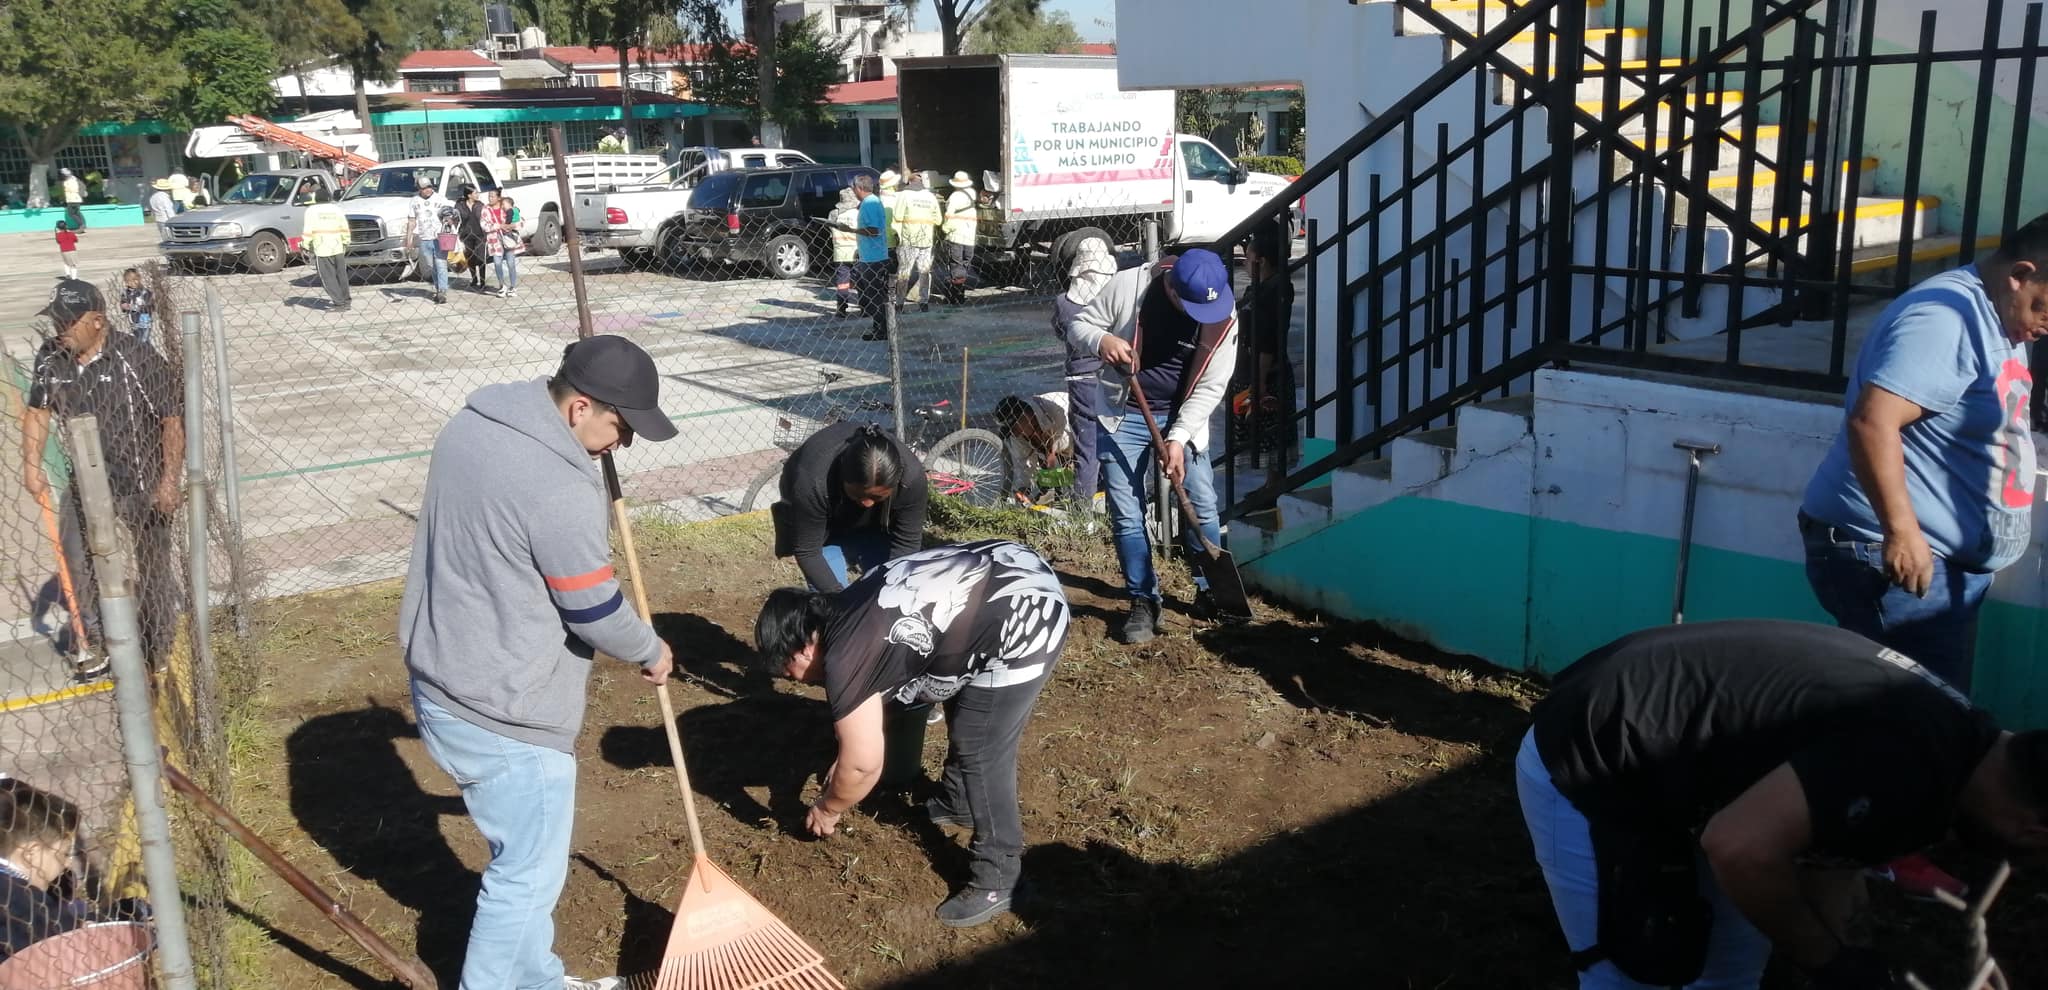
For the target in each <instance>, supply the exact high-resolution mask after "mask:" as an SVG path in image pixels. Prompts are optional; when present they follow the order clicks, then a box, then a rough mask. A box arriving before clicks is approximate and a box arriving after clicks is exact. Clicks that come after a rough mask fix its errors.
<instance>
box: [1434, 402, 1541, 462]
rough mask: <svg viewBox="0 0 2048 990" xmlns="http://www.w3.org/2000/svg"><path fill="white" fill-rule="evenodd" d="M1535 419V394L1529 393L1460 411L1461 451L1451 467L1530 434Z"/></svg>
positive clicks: (1459, 437)
mask: <svg viewBox="0 0 2048 990" xmlns="http://www.w3.org/2000/svg"><path fill="white" fill-rule="evenodd" d="M1535 422H1536V397H1535V396H1533V395H1530V394H1528V393H1523V394H1521V395H1511V396H1508V397H1507V398H1505V399H1490V400H1488V401H1485V402H1477V403H1473V404H1472V405H1469V406H1464V407H1461V408H1460V409H1459V410H1458V454H1457V457H1456V458H1454V459H1453V460H1454V463H1453V465H1452V467H1453V468H1454V469H1455V468H1458V467H1462V466H1464V462H1466V461H1467V460H1469V459H1470V458H1473V457H1487V456H1491V455H1493V454H1495V453H1498V452H1500V451H1502V450H1506V449H1507V448H1509V447H1512V446H1514V445H1515V443H1516V442H1517V441H1519V440H1521V438H1523V437H1525V436H1528V435H1529V431H1530V429H1531V428H1532V427H1533V426H1534V424H1535Z"/></svg>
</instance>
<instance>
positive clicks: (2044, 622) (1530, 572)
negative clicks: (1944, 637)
mask: <svg viewBox="0 0 2048 990" xmlns="http://www.w3.org/2000/svg"><path fill="white" fill-rule="evenodd" d="M1677 556H1678V543H1677V541H1676V540H1675V539H1669V538H1665V537H1658V536H1645V535H1642V534H1638V533H1622V532H1616V531H1613V530H1605V529H1598V528H1594V527H1588V526H1579V525H1574V524H1570V523H1562V522H1555V521H1551V520H1542V519H1530V518H1529V517H1527V516H1523V515H1520V514H1518V513H1513V512H1500V511H1496V510H1491V509H1481V508H1474V507H1472V506H1467V505H1461V504H1459V503H1456V502H1446V501H1438V500H1434V499H1426V498H1418V497H1402V498H1397V499H1394V500H1393V501H1391V502H1387V503H1385V504H1383V505H1379V506H1375V507H1373V508H1371V509H1368V510H1366V511H1364V512H1359V513H1355V514H1353V515H1351V516H1348V517H1346V518H1344V519H1340V520H1338V521H1337V522H1335V523H1333V524H1331V525H1330V526H1328V527H1327V528H1325V529H1323V530H1321V531H1319V532H1316V533H1314V534H1313V535H1312V536H1310V537H1309V538H1305V539H1302V540H1300V541H1298V542H1295V543H1292V544H1290V545H1288V546H1285V547H1282V548H1280V549H1278V550H1275V551H1273V552H1272V553H1269V554H1267V555H1266V556H1264V557H1261V558H1259V559H1258V560H1255V561H1251V562H1249V563H1247V564H1246V565H1245V572H1246V574H1247V576H1248V577H1249V578H1250V579H1251V580H1252V581H1253V582H1254V583H1256V584H1258V585H1259V586H1261V587H1263V588H1266V589H1267V590H1269V591H1272V592H1274V593H1276V594H1278V595H1279V596H1280V597H1282V598H1286V599H1288V600H1290V601H1293V602H1296V603H1298V604H1301V605H1305V606H1309V607H1313V608H1320V609H1324V610H1327V611H1330V612H1333V613H1335V614H1338V615H1342V616H1344V617H1346V618H1349V619H1356V620H1363V621H1370V622H1377V623H1380V624H1382V625H1384V626H1386V627H1388V628H1389V629H1390V630H1392V631H1394V632H1396V633H1398V634H1400V635H1403V636H1407V637H1410V638H1413V639H1417V640H1420V641H1423V642H1426V643H1430V644H1432V645H1435V646H1437V647H1440V648H1442V649H1445V650H1450V651H1454V652H1459V653H1467V654H1471V655H1473V656H1477V657H1480V658H1482V659H1485V660H1488V661H1490V662H1492V663H1495V664H1498V665H1500V666H1503V667H1509V668H1516V669H1534V670H1539V671H1542V672H1544V673H1555V672H1557V671H1558V670H1560V669H1562V668H1563V667H1564V666H1565V665H1567V664H1569V663H1571V662H1572V661H1573V660H1576V659H1578V658H1579V657H1580V656H1583V655H1584V654H1586V653H1587V652H1588V651H1590V650H1593V649H1595V648H1597V647H1599V646H1602V645H1604V644H1606V643H1608V642H1611V641H1612V640H1614V639H1615V638H1616V637H1619V636H1622V635H1624V634H1626V633H1630V632H1634V631H1636V630H1638V629H1644V628H1648V627H1651V626H1658V625H1663V624H1665V623H1668V622H1670V621H1671V592H1672V584H1673V581H1674V579H1675V578H1676V573H1675V568H1676V565H1677ZM1361 565H1362V566H1361ZM1685 616H1686V619H1687V620H1688V621H1711V620H1714V619H1736V618H1773V619H1793V620H1798V621H1803V622H1829V621H1831V620H1830V619H1829V618H1828V615H1827V613H1826V612H1824V611H1822V610H1821V608H1820V605H1819V603H1817V602H1816V601H1815V600H1814V598H1813V592H1812V590H1811V589H1810V588H1808V587H1807V584H1806V568H1805V564H1804V563H1803V562H1802V561H1791V560H1775V559H1771V558H1765V557H1758V556H1754V555H1752V554H1744V553H1734V552H1731V551H1727V550H1719V549H1715V548H1713V547H1702V546H1695V547H1694V548H1693V552H1692V564H1691V574H1690V576H1689V578H1688V581H1687V588H1686V606H1685ZM1978 627H1979V629H1978V637H1977V669H1976V675H1975V676H1976V689H1975V695H1976V700H1977V703H1978V704H1981V705H1983V706H1984V707H1985V708H1986V709H1988V710H1990V711H1991V712H1992V713H1994V714H1995V715H1997V716H1998V718H1999V719H2000V721H2001V722H2002V723H2003V724H2005V725H2006V726H2008V727H2014V728H2024V727H2034V726H2048V666H2044V665H2042V664H2039V663H2036V662H2035V660H2034V658H2035V657H2036V656H2038V655H2039V654H2040V653H2041V652H2042V651H2043V650H2044V649H2048V610H2043V609H2037V608H2030V607H2026V606H2021V605H2013V604H2010V603H2006V602H1999V601H1993V602H1990V603H1988V604H1987V605H1986V606H1985V608H1984V611H1983V613H1982V615H1981V617H1980V619H1979V622H1978Z"/></svg>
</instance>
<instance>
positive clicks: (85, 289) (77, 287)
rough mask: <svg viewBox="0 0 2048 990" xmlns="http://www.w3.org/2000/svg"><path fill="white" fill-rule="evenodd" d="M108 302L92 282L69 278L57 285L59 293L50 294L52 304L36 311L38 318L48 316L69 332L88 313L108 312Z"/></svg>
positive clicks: (60, 328)
mask: <svg viewBox="0 0 2048 990" xmlns="http://www.w3.org/2000/svg"><path fill="white" fill-rule="evenodd" d="M106 309H107V301H106V299H104V298H102V297H101V296H100V290H98V289H96V288H94V287H93V284H92V283H91V282H87V281H84V280H82V279H75V278H67V279H64V280H62V281H60V282H58V283H57V291H55V292H52V293H51V294H50V304H49V305H47V306H44V307H43V308H42V309H40V310H37V311H36V315H38V316H47V317H49V318H50V322H52V323H55V324H56V325H57V329H59V330H69V329H71V325H72V324H73V323H77V322H78V318H79V317H81V316H84V315H85V314H87V313H103V312H106Z"/></svg>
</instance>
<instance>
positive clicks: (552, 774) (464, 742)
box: [398, 335, 676, 990]
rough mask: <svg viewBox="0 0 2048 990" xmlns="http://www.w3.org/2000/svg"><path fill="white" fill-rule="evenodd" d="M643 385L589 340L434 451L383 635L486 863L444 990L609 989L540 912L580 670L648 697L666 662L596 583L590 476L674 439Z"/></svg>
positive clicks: (647, 632) (571, 799) (620, 359)
mask: <svg viewBox="0 0 2048 990" xmlns="http://www.w3.org/2000/svg"><path fill="white" fill-rule="evenodd" d="M660 385H661V378H660V376H659V375H658V374H657V373H656V371H655V368H654V359H653V358H651V357H648V356H647V352H646V351H643V350H641V349H640V348H639V346H638V345H636V344H634V343H633V342H632V341H630V340H627V339H626V338H624V337H616V336H610V335H605V336H598V337H592V338H590V339H588V340H580V341H577V342H576V343H573V344H570V345H569V347H568V348H567V349H566V350H564V351H563V352H562V365H561V368H560V370H558V371H556V372H555V375H554V377H552V378H547V379H535V380H532V381H525V382H516V383H511V384H504V385H491V386H486V387H485V388H482V389H478V390H477V391H476V392H474V393H472V394H471V395H470V397H469V401H468V403H467V404H466V405H464V406H463V408H462V411H461V412H458V413H456V414H455V417H454V418H453V419H451V420H449V421H448V425H447V426H445V427H442V429H441V434H440V436H439V437H437V438H435V440H434V453H433V460H432V461H430V462H429V466H428V468H427V490H426V498H425V501H424V502H423V503H422V504H421V506H420V516H419V526H418V528H417V529H416V530H415V531H414V533H413V545H412V564H411V567H410V569H409V570H408V571H407V573H406V578H405V597H404V600H403V601H402V602H401V603H400V604H399V612H398V638H399V646H400V648H401V649H402V650H403V651H404V654H405V664H406V668H407V670H408V671H409V672H410V674H411V677H412V703H413V711H414V712H415V714H416V716H417V718H418V720H419V728H420V739H421V740H422V741H424V742H425V743H426V746H427V753H428V754H429V755H430V756H432V757H433V759H434V762H435V763H436V764H438V765H439V766H440V767H441V769H443V770H446V771H447V772H448V775H449V776H450V777H453V778H455V781H456V783H457V784H458V785H460V786H461V788H462V800H463V803H464V804H465V805H467V806H468V808H469V814H470V818H471V819H472V820H474V821H475V822H476V827H477V830H478V831H480V832H482V833H483V836H484V839H485V840H486V841H487V842H488V843H489V844H490V848H491V850H492V855H491V862H490V865H489V866H488V867H486V868H485V870H484V878H483V891H482V892H481V893H479V894H478V895H477V902H476V920H475V921H474V922H473V923H472V924H471V926H470V930H469V951H468V955H467V956H466V957H465V959H464V961H463V964H462V987H463V988H464V990H483V988H491V990H497V988H502V987H567V988H569V990H609V988H615V987H617V986H619V983H618V981H617V980H616V979H612V978H605V979H601V980H577V979H567V978H565V977H564V975H563V972H562V960H561V959H560V958H558V957H556V956H555V954H554V951H553V945H554V941H555V937H554V920H553V915H554V910H555V900H556V898H558V897H559V896H560V895H561V892H562V882H563V881H564V880H565V879H566V878H567V876H568V871H569V837H570V825H571V822H572V820H573V819H574V817H575V810H576V757H575V756H574V755H573V753H574V750H575V743H576V734H577V732H578V731H580V730H581V729H582V727H583V707H584V690H585V688H586V686H587V682H588V681H589V679H590V666H591V657H592V655H593V654H594V653H598V652H602V653H604V654H606V655H607V656H611V657H616V658H618V659H619V660H622V661H625V662H627V663H631V664H635V665H637V666H638V667H639V668H640V670H641V676H642V677H644V678H645V679H646V680H647V681H649V682H651V683H654V684H660V683H662V682H664V681H665V680H667V678H668V674H669V668H670V666H671V664H672V663H673V656H672V654H671V653H670V652H669V647H668V644H666V643H663V642H662V641H661V639H660V638H659V637H658V636H656V635H655V633H654V629H653V627H651V626H649V625H648V624H647V623H646V622H643V621H641V619H640V617H639V616H638V615H637V614H635V613H634V612H633V610H632V609H631V608H628V607H627V606H626V603H625V598H624V597H623V596H622V595H621V594H620V592H619V583H618V580H617V579H616V578H615V577H613V575H612V565H611V544H610V539H609V538H610V532H609V528H608V527H609V524H608V521H607V516H606V505H607V498H606V492H605V485H604V479H603V476H602V474H601V472H600V471H599V470H598V466H597V458H598V457H599V456H600V455H602V454H604V453H605V452H607V451H610V450H615V449H617V448H620V447H625V446H627V445H629V444H631V443H632V442H633V440H634V438H635V437H644V438H646V439H648V440H667V439H669V438H671V437H673V436H675V435H676V427H675V424H674V423H672V422H670V421H669V418H668V417H667V416H665V415H663V414H662V412H661V406H660V403H659V399H660Z"/></svg>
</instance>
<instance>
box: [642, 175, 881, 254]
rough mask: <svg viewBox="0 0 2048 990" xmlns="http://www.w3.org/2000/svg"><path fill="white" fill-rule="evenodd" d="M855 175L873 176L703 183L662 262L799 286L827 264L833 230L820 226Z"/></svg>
mask: <svg viewBox="0 0 2048 990" xmlns="http://www.w3.org/2000/svg"><path fill="white" fill-rule="evenodd" d="M860 175H865V176H868V177H870V178H874V177H875V175H876V173H875V170H874V169H871V168H868V167H866V166H864V165H798V166H795V167H791V168H758V169H742V170H737V171H730V172H719V173H716V174H714V175H710V176H707V177H706V178H705V179H704V181H703V182H700V183H698V184H697V188H696V189H694V190H692V191H691V193H690V201H689V204H688V206H687V207H685V208H684V210H683V216H682V218H681V220H680V222H678V223H675V224H672V225H670V226H669V228H668V233H667V235H666V236H665V237H664V239H663V240H662V248H661V251H662V256H663V260H664V261H665V262H666V263H667V264H668V265H669V266H670V267H672V268H679V267H681V266H682V265H684V264H687V263H688V262H690V261H692V260H712V261H725V262H731V263H734V264H761V265H766V266H768V273H769V274H770V275H773V276H774V277H776V278H783V279H790V278H802V277H803V276H804V275H805V274H806V273H808V272H809V271H810V270H811V268H812V267H813V266H814V265H816V264H817V263H818V262H819V260H820V259H830V258H831V257H832V251H831V241H832V231H831V228H829V227H826V226H825V225H824V224H821V223H818V222H817V221H819V220H823V219H826V218H828V217H830V216H831V214H832V211H833V210H834V209H835V208H837V206H838V203H839V191H840V190H842V189H845V188H846V187H848V186H850V185H853V180H854V177H855V176H860Z"/></svg>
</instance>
